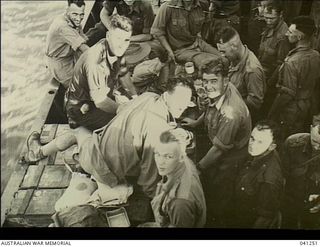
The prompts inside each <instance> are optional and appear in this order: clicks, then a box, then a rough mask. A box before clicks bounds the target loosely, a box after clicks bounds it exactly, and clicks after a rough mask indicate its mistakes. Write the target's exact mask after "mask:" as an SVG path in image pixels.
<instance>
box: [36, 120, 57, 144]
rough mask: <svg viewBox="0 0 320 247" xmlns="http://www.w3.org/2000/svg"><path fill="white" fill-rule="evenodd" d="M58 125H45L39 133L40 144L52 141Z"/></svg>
mask: <svg viewBox="0 0 320 247" xmlns="http://www.w3.org/2000/svg"><path fill="white" fill-rule="evenodd" d="M57 128H58V124H45V125H44V126H43V129H42V131H41V136H40V142H41V144H47V143H49V142H50V141H52V140H53V139H54V137H55V135H56V132H57Z"/></svg>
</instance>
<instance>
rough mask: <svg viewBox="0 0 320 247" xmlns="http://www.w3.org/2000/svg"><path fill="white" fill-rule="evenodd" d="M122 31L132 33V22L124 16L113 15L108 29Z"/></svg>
mask: <svg viewBox="0 0 320 247" xmlns="http://www.w3.org/2000/svg"><path fill="white" fill-rule="evenodd" d="M116 28H119V29H122V30H124V31H126V32H130V31H132V21H131V20H130V19H129V18H128V17H125V16H122V15H119V14H113V15H112V16H111V18H110V29H116Z"/></svg>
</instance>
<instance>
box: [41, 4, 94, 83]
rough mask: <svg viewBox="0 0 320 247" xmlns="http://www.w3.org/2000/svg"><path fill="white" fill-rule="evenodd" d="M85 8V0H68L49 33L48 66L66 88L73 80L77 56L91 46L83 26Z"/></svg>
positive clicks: (47, 44) (47, 47)
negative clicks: (64, 10) (88, 43)
mask: <svg viewBox="0 0 320 247" xmlns="http://www.w3.org/2000/svg"><path fill="white" fill-rule="evenodd" d="M84 9H85V3H84V1H82V0H68V8H67V11H66V13H65V14H64V15H61V16H58V17H57V18H56V19H55V20H54V21H53V23H52V24H51V26H50V28H49V31H48V35H47V40H46V56H47V64H48V68H49V70H50V73H51V74H52V76H53V77H54V78H55V79H56V80H57V81H58V82H60V83H61V84H62V85H63V86H64V87H65V88H68V87H69V84H70V81H71V80H72V75H73V69H74V66H75V63H76V60H77V58H78V57H79V56H80V54H81V53H82V52H84V51H85V50H87V49H88V48H89V47H88V46H87V45H86V44H85V43H86V41H87V37H86V36H85V35H84V33H83V30H82V27H81V21H82V20H83V18H84ZM79 52H80V53H79Z"/></svg>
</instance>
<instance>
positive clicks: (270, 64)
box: [258, 20, 290, 114]
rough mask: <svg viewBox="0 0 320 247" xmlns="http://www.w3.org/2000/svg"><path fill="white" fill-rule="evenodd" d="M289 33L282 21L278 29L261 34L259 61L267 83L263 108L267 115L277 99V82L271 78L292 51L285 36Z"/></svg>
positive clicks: (267, 30)
mask: <svg viewBox="0 0 320 247" xmlns="http://www.w3.org/2000/svg"><path fill="white" fill-rule="evenodd" d="M287 31H288V26H287V24H286V23H285V22H284V21H283V20H281V21H280V22H279V23H278V25H277V26H276V27H274V28H271V29H265V30H264V31H263V33H262V34H261V43H260V48H259V56H258V59H259V61H260V62H261V65H262V67H263V69H264V72H265V76H266V82H267V92H266V95H265V100H264V102H263V106H262V111H263V113H265V114H267V113H268V111H269V109H270V107H271V105H272V102H273V100H274V98H275V97H276V89H275V82H274V80H273V79H271V77H272V75H273V73H274V72H275V70H276V69H277V67H278V66H280V65H281V64H282V63H283V61H284V59H285V58H286V56H287V54H288V52H289V50H290V43H289V41H288V38H287V37H286V36H285V34H286V32H287Z"/></svg>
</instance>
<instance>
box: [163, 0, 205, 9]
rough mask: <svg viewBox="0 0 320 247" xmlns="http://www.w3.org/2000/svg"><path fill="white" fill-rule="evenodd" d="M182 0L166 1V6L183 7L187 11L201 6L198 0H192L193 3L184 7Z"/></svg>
mask: <svg viewBox="0 0 320 247" xmlns="http://www.w3.org/2000/svg"><path fill="white" fill-rule="evenodd" d="M184 1H185V0H171V1H170V2H169V3H168V6H169V7H173V8H177V9H185V10H188V11H191V10H192V8H196V7H201V5H200V1H199V0H193V4H191V6H190V7H188V8H186V7H185V4H184Z"/></svg>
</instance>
